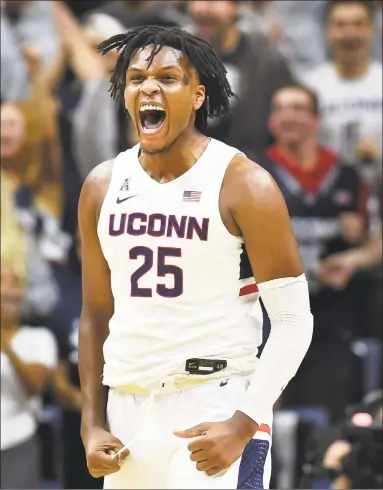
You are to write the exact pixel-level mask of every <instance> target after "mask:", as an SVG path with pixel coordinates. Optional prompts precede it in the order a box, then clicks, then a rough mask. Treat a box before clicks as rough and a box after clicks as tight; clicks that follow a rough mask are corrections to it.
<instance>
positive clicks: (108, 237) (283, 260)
mask: <svg viewBox="0 0 383 490" xmlns="http://www.w3.org/2000/svg"><path fill="white" fill-rule="evenodd" d="M100 49H101V51H102V52H103V53H107V52H108V51H110V50H112V49H118V51H119V52H120V56H119V59H118V62H117V65H116V67H115V70H114V73H113V75H112V77H111V83H112V96H114V97H116V96H118V95H121V96H122V95H123V96H124V99H125V107H126V109H127V110H128V112H129V114H130V116H131V118H132V119H133V122H134V125H135V127H136V130H137V133H138V138H139V144H138V145H137V146H134V147H133V148H132V149H129V150H127V151H125V152H123V153H120V154H119V155H118V156H117V157H116V158H115V159H114V160H112V161H107V162H104V163H102V164H101V165H99V166H98V167H96V168H95V169H94V170H93V171H92V172H91V173H90V175H89V176H88V178H87V179H86V181H85V183H84V186H83V189H82V194H81V198H80V203H79V222H80V230H81V241H82V265H83V308H82V314H81V321H80V333H79V369H80V376H81V385H82V392H83V409H82V429H81V432H82V438H83V442H84V445H85V448H86V454H87V464H88V468H89V470H90V472H91V474H92V475H93V476H95V477H101V476H105V484H104V485H105V488H135V489H139V488H143V489H149V488H169V489H175V488H209V489H210V488H217V489H220V488H245V487H246V488H249V487H251V488H263V487H265V488H267V487H268V484H269V478H270V443H271V442H270V432H271V429H270V428H271V425H272V408H273V404H274V402H275V401H276V400H277V398H278V397H279V395H280V393H281V391H282V390H283V387H284V386H285V385H286V384H287V383H288V382H289V380H290V379H291V378H292V377H293V376H294V375H295V373H296V371H297V369H298V367H299V365H300V363H301V361H302V359H303V357H304V356H305V353H306V351H307V349H308V347H309V344H310V341H311V337H312V330H313V320H312V315H311V312H310V306H309V295H308V289H307V282H306V279H305V276H304V274H303V270H302V263H301V260H300V257H299V253H298V250H297V245H296V241H295V238H294V236H293V233H292V230H291V227H290V220H289V216H288V213H287V210H286V206H285V203H284V200H283V198H282V195H281V193H280V191H279V190H278V188H277V187H276V184H275V183H274V181H273V180H272V179H271V177H270V176H269V175H268V174H267V173H266V172H265V171H264V170H262V169H261V168H260V167H259V166H257V165H256V164H255V163H254V162H251V161H249V160H248V159H247V158H246V156H245V155H243V154H242V153H241V152H240V151H239V150H237V149H235V148H231V147H229V146H226V145H225V144H223V143H220V142H219V141H216V140H213V139H212V140H210V139H209V138H207V137H205V136H204V135H203V130H204V128H205V127H206V122H207V118H208V117H209V116H213V115H223V116H224V115H225V114H226V113H227V111H228V108H229V98H230V97H231V96H233V93H232V91H231V89H230V86H229V84H228V81H227V78H226V72H225V69H224V67H223V65H222V63H221V61H220V60H219V59H218V57H217V56H216V54H215V53H214V51H213V50H212V48H211V46H210V45H209V44H208V43H207V42H205V41H203V40H201V39H199V38H197V37H194V36H192V35H190V34H187V33H186V32H184V31H182V30H179V29H176V28H164V27H157V26H156V27H154V26H145V27H143V28H138V29H136V30H132V31H130V32H129V33H127V34H122V35H118V36H115V37H113V38H111V39H109V40H108V41H106V42H104V43H102V44H101V45H100ZM255 130H256V129H255ZM245 245H246V248H245ZM250 264H251V266H250ZM252 271H253V272H254V274H253V272H252ZM255 278H256V279H257V283H256V281H255ZM259 297H262V300H263V302H264V304H265V307H266V308H267V311H268V314H269V316H270V319H271V325H272V327H271V334H270V337H269V339H268V342H267V344H266V347H265V349H264V351H263V353H262V357H261V358H260V360H259V359H257V350H258V349H257V347H258V345H260V343H261V341H262V314H261V308H260V304H259ZM108 387H109V394H108V401H107V391H106V389H107V388H108ZM106 405H107V408H106Z"/></svg>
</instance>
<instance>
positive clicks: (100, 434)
mask: <svg viewBox="0 0 383 490" xmlns="http://www.w3.org/2000/svg"><path fill="white" fill-rule="evenodd" d="M84 446H85V450H86V461H87V465H88V470H89V473H90V474H91V475H92V476H93V477H94V478H101V477H103V476H106V475H110V474H111V473H116V472H117V471H119V470H120V466H121V463H122V461H124V460H125V459H126V458H127V457H128V456H129V450H128V449H125V450H124V451H122V452H121V453H120V454H119V455H118V456H117V457H115V458H113V456H114V455H115V454H116V453H117V452H118V451H119V450H120V449H122V448H123V447H124V444H122V442H121V441H120V440H119V439H117V437H114V436H113V435H112V434H110V433H109V432H107V431H106V430H104V429H102V428H101V427H97V428H94V429H93V430H92V431H91V432H90V433H89V434H88V436H87V438H86V441H84Z"/></svg>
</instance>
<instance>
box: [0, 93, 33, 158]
mask: <svg viewBox="0 0 383 490" xmlns="http://www.w3.org/2000/svg"><path fill="white" fill-rule="evenodd" d="M0 124H1V158H11V157H14V156H15V155H17V154H18V153H19V152H20V150H21V149H22V147H23V145H24V142H25V138H26V131H27V127H26V121H25V117H24V114H23V113H22V111H21V110H20V109H19V108H18V107H17V106H15V105H13V104H10V103H6V104H2V105H1V122H0Z"/></svg>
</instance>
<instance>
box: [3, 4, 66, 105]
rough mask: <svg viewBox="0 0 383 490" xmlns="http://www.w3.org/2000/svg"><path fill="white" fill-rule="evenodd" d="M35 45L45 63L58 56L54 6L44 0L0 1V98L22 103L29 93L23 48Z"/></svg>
mask: <svg viewBox="0 0 383 490" xmlns="http://www.w3.org/2000/svg"><path fill="white" fill-rule="evenodd" d="M24 44H27V45H33V46H35V47H36V48H37V49H38V50H39V51H40V52H41V53H42V59H43V62H44V64H46V63H48V62H51V61H52V60H53V59H54V57H55V56H56V54H57V49H58V39H57V35H56V32H55V29H54V23H53V3H52V2H47V1H38V2H37V1H13V0H12V1H9V0H8V1H2V2H1V98H2V100H6V101H15V100H25V99H27V98H28V97H29V94H30V83H29V72H28V66H27V63H26V62H25V59H24V56H23V52H22V46H23V45H24Z"/></svg>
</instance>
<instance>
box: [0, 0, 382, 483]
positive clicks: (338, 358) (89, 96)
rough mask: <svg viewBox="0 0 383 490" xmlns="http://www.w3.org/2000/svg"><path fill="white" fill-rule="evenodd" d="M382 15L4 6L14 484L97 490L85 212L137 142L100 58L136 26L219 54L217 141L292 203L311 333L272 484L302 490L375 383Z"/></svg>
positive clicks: (285, 410) (354, 5) (365, 9)
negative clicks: (81, 330) (87, 404)
mask: <svg viewBox="0 0 383 490" xmlns="http://www.w3.org/2000/svg"><path fill="white" fill-rule="evenodd" d="M382 4H383V2H381V1H371V2H368V1H351V0H350V1H336V0H329V1H326V0H318V1H315V0H310V1H299V0H298V1H288V0H283V1H260V0H257V1H225V0H221V1H213V0H210V1H197V0H191V1H159V0H158V1H139V0H138V1H137V0H136V1H133V0H132V1H111V0H108V1H102V0H99V1H96V0H95V1H85V0H81V1H73V0H72V1H69V0H68V1H66V2H65V1H57V2H47V1H32V0H28V1H16V0H12V1H3V0H2V1H1V468H2V471H1V487H2V488H9V489H11V488H42V485H45V488H54V487H55V488H101V487H102V481H101V480H94V479H92V478H91V477H90V476H89V475H88V473H87V470H86V465H85V457H84V450H83V447H82V443H81V440H80V430H79V427H80V408H81V396H80V390H79V376H78V369H77V329H78V322H79V315H80V310H81V264H80V254H79V251H80V247H81V243H80V242H79V239H78V234H77V203H78V198H79V193H80V190H81V185H82V182H83V180H84V178H85V177H86V175H87V174H88V173H89V171H90V170H91V169H92V168H93V167H94V166H96V165H97V164H99V163H101V162H102V161H104V160H107V159H110V158H112V157H114V156H115V155H117V154H118V153H119V152H120V151H124V150H125V149H127V148H128V147H130V146H132V145H133V144H135V143H136V142H137V136H136V133H135V128H134V126H133V124H132V123H131V121H130V119H129V117H127V115H126V111H125V110H124V108H123V107H122V105H121V104H118V103H117V102H115V101H113V100H112V98H111V97H110V93H109V92H108V90H109V77H110V72H111V70H112V69H113V67H114V64H115V62H116V59H117V57H118V54H117V53H116V52H111V53H108V54H107V55H106V56H101V55H100V54H99V53H98V52H97V50H96V46H97V45H98V44H99V43H100V42H101V41H103V40H105V39H107V38H109V37H110V36H113V35H115V34H120V33H122V32H125V31H127V30H129V29H131V28H134V27H136V26H142V25H146V24H157V25H164V26H178V27H181V28H183V29H185V30H188V31H189V32H192V33H194V34H196V35H199V36H201V37H203V38H205V39H207V40H208V41H209V42H210V43H211V44H212V45H213V46H214V48H215V49H216V51H217V52H218V54H219V55H220V57H221V59H222V61H223V62H224V64H225V66H226V69H227V73H228V79H229V81H230V83H231V86H232V89H233V91H234V92H235V94H236V95H237V97H236V98H234V99H233V100H232V107H231V114H230V116H229V118H228V119H227V120H222V119H220V118H218V117H217V118H212V119H211V120H209V125H208V130H207V134H208V135H209V136H212V137H215V138H217V139H220V140H222V141H224V142H225V143H227V144H229V145H232V146H235V147H237V148H239V149H240V150H242V151H243V152H244V153H246V154H247V155H248V157H249V158H251V159H253V160H254V161H256V162H257V163H258V164H259V165H261V166H263V167H264V168H266V169H267V170H268V171H269V172H270V173H271V174H272V176H273V177H274V179H275V180H276V181H277V183H278V185H279V187H280V189H281V191H282V193H283V195H284V197H285V199H286V202H287V206H288V208H289V212H290V215H291V219H292V224H293V227H294V231H295V233H296V236H297V239H298V242H299V245H300V250H301V255H302V259H303V261H304V265H305V269H306V275H307V278H308V281H309V285H310V294H311V305H312V311H313V314H314V318H315V333H314V339H313V342H312V345H311V347H310V350H309V353H308V355H307V357H306V359H305V360H304V362H303V364H302V366H301V369H300V371H299V372H298V374H297V376H296V377H295V378H294V379H293V380H292V381H291V383H290V384H289V385H288V387H287V388H286V390H285V392H284V393H283V395H282V397H281V399H280V400H279V401H278V404H277V406H276V407H275V424H274V453H273V458H274V460H275V463H274V472H273V485H274V488H294V486H296V485H297V484H298V481H299V479H300V476H301V474H302V468H303V466H304V462H305V458H306V446H307V444H308V441H309V440H310V438H311V436H312V434H313V431H314V429H318V428H320V427H324V426H329V425H331V424H337V423H340V421H342V420H343V418H344V416H345V410H346V408H347V407H348V406H349V405H352V404H355V403H360V401H361V400H362V399H363V397H365V396H366V395H369V394H370V393H371V392H374V391H375V390H380V389H381V386H382V380H381V374H380V363H381V342H382V333H381V323H382V302H381V296H382V273H381V260H382V231H381V230H382V224H381V197H382V184H381V179H382ZM267 324H268V319H267V315H265V332H266V333H265V337H266V336H267ZM333 452H334V451H333ZM331 454H333V453H331ZM339 454H341V455H342V454H343V453H342V451H340V452H339ZM342 457H343V456H342ZM326 458H327V459H326ZM326 458H324V463H323V464H324V465H326V464H327V465H328V466H329V467H330V468H332V467H331V465H333V468H339V464H340V463H339V461H340V459H341V456H338V457H332V458H331V457H329V456H326ZM337 458H338V459H337ZM328 461H331V463H328ZM20 462H21V466H22V468H23V471H22V472H21V471H20ZM326 462H327V463H326ZM338 476H339V475H338ZM349 485H350V483H349V481H347V478H346V479H343V480H342V482H341V484H339V486H338V487H339V488H348V486H349Z"/></svg>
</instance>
